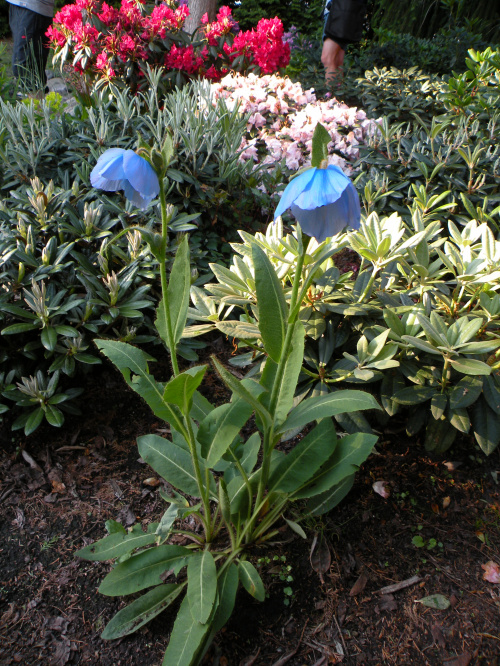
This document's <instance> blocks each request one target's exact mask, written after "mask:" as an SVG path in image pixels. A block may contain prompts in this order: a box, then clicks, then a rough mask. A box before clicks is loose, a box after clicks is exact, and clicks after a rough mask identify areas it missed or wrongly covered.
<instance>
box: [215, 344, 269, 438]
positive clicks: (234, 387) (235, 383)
mask: <svg viewBox="0 0 500 666" xmlns="http://www.w3.org/2000/svg"><path fill="white" fill-rule="evenodd" d="M212 361H213V364H214V367H215V369H216V370H217V374H218V375H219V377H220V378H221V379H222V381H223V382H224V384H225V385H226V386H227V387H228V388H229V389H230V390H231V391H232V392H233V393H234V394H235V395H236V396H238V397H239V398H243V400H245V401H246V402H248V404H249V405H251V406H252V407H253V408H254V410H255V411H256V412H257V414H258V415H259V417H260V418H261V419H262V421H263V423H264V424H265V425H266V426H270V425H271V423H272V419H271V415H270V414H269V412H268V411H267V409H266V408H265V407H264V406H263V405H262V404H261V403H260V402H259V401H258V400H257V398H256V397H255V396H254V395H252V393H251V392H250V391H249V390H248V389H246V388H245V386H244V385H243V383H242V382H240V381H239V380H238V379H236V377H235V376H234V375H233V374H231V373H230V372H228V370H226V369H225V368H224V366H223V365H221V364H220V363H219V361H218V360H217V359H216V358H215V356H212Z"/></svg>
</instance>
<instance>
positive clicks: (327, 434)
mask: <svg viewBox="0 0 500 666" xmlns="http://www.w3.org/2000/svg"><path fill="white" fill-rule="evenodd" d="M336 439H337V435H336V432H335V428H334V427H333V423H332V420H331V419H330V418H326V419H323V420H322V421H321V422H320V423H319V425H318V426H316V428H314V430H312V431H311V432H310V433H309V434H308V435H306V437H304V439H302V440H301V441H300V442H299V443H298V444H297V446H296V447H295V448H294V449H293V450H292V451H291V453H289V454H288V455H287V456H285V458H284V459H283V460H282V461H281V462H280V464H279V465H278V466H277V468H276V469H275V470H274V472H273V474H272V475H271V477H270V479H269V491H270V492H271V491H278V492H282V493H292V492H294V491H295V490H297V489H298V488H300V487H301V486H303V485H304V484H305V483H306V482H307V481H308V480H309V479H310V478H311V477H312V476H314V474H315V473H316V471H317V470H318V469H319V468H320V467H321V465H322V464H323V463H324V462H326V461H327V460H328V458H330V457H331V455H332V453H333V450H334V449H335V445H336Z"/></svg>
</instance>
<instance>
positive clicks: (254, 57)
mask: <svg viewBox="0 0 500 666" xmlns="http://www.w3.org/2000/svg"><path fill="white" fill-rule="evenodd" d="M188 16H189V8H188V6H187V4H186V3H178V4H176V3H175V2H173V0H169V2H168V3H167V2H163V3H161V4H158V5H152V4H148V5H146V4H145V2H144V1H143V0H121V5H120V7H119V9H117V8H114V7H111V6H110V5H109V4H108V3H106V2H102V3H101V2H99V1H98V0H76V4H74V5H66V6H65V7H63V8H62V9H61V11H59V12H57V14H56V16H55V17H54V24H53V26H51V28H49V30H48V32H47V36H48V37H49V39H50V44H51V46H52V48H53V49H54V50H55V51H56V54H57V53H60V52H62V54H63V56H64V58H65V59H66V60H67V61H69V62H71V61H72V63H73V67H74V68H75V70H77V71H79V72H81V73H83V74H84V75H85V77H86V78H87V83H88V84H92V82H93V81H94V79H97V80H99V79H100V80H106V79H107V80H109V79H110V77H111V76H113V77H117V78H118V77H123V79H124V80H126V81H127V82H128V83H129V84H132V85H133V86H134V92H135V91H136V89H137V87H138V88H139V89H140V88H142V87H144V86H145V85H147V83H146V81H144V82H142V81H141V79H144V77H145V73H146V71H147V68H148V66H151V67H163V68H164V69H165V73H166V74H167V76H166V77H163V78H162V80H161V81H162V84H163V85H165V87H167V88H168V87H171V86H172V85H173V83H174V82H175V84H176V85H177V84H178V83H179V77H178V75H176V74H175V72H180V73H182V76H181V77H180V80H181V81H186V80H187V79H189V78H191V77H198V78H200V77H206V78H208V79H209V80H211V81H218V80H220V79H221V78H222V76H224V75H225V74H226V73H227V72H228V71H229V70H230V69H231V68H233V69H236V70H239V71H242V70H246V69H248V68H249V67H252V68H253V69H254V70H256V71H259V70H261V71H262V72H273V71H276V69H278V68H280V67H285V66H286V65H287V64H288V62H289V59H290V49H289V46H288V45H287V44H284V43H283V26H282V24H281V21H280V20H279V19H277V18H275V19H264V20H262V21H260V22H259V24H258V25H257V28H256V29H254V30H249V31H247V32H246V33H240V34H238V35H237V34H236V33H237V31H238V24H237V23H236V21H235V20H234V19H233V17H232V14H231V9H230V8H229V7H221V8H220V9H219V12H218V14H217V18H216V20H215V21H213V22H211V23H210V22H209V21H208V17H207V16H205V17H204V19H203V24H202V26H201V27H200V28H199V29H198V31H197V33H196V34H195V36H194V37H195V38H194V39H193V41H192V43H190V44H189V43H188V44H187V43H186V40H185V37H184V36H183V34H182V29H183V27H184V23H185V21H186V18H187V17H188ZM97 26H99V29H97ZM209 47H210V48H209ZM103 54H104V55H106V56H107V58H108V60H107V61H106V60H105V59H104V57H103ZM82 56H83V57H82ZM169 72H173V73H174V76H169Z"/></svg>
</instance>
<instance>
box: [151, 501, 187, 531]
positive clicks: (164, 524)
mask: <svg viewBox="0 0 500 666" xmlns="http://www.w3.org/2000/svg"><path fill="white" fill-rule="evenodd" d="M180 511H181V509H180V507H178V506H177V505H176V504H175V503H174V502H172V504H171V505H170V506H169V507H168V509H167V510H166V511H165V513H164V514H163V516H162V517H161V520H160V522H159V523H158V527H157V528H156V530H155V535H156V536H158V537H160V539H163V540H165V539H166V538H167V537H168V535H169V534H170V532H171V530H172V526H173V524H174V523H175V521H176V519H177V517H178V515H179V513H180Z"/></svg>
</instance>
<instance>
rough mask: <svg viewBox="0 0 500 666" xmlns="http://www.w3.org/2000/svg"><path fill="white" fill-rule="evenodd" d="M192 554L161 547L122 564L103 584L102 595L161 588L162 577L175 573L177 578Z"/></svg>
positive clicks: (188, 551)
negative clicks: (171, 572)
mask: <svg viewBox="0 0 500 666" xmlns="http://www.w3.org/2000/svg"><path fill="white" fill-rule="evenodd" d="M192 554H193V553H192V551H191V550H189V549H188V548H183V547H182V546H170V545H165V546H158V547H156V548H150V549H149V550H145V551H144V552H142V553H138V554H137V555H134V556H133V557H131V558H129V559H128V560H125V562H120V563H119V564H117V565H116V567H115V568H114V569H112V570H111V571H110V573H109V574H108V575H107V576H106V578H105V579H104V580H103V581H102V583H101V585H100V587H99V592H100V593H101V594H105V595H106V596H108V597H118V596H121V595H126V594H135V593H136V592H140V591H141V590H144V589H145V588H146V587H152V586H153V585H160V584H161V583H162V580H161V578H160V576H161V574H163V573H165V572H166V571H169V570H170V569H172V570H173V572H174V574H175V575H177V574H178V573H179V571H180V570H181V569H182V567H183V566H185V565H186V564H187V562H188V559H189V557H190V556H192Z"/></svg>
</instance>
